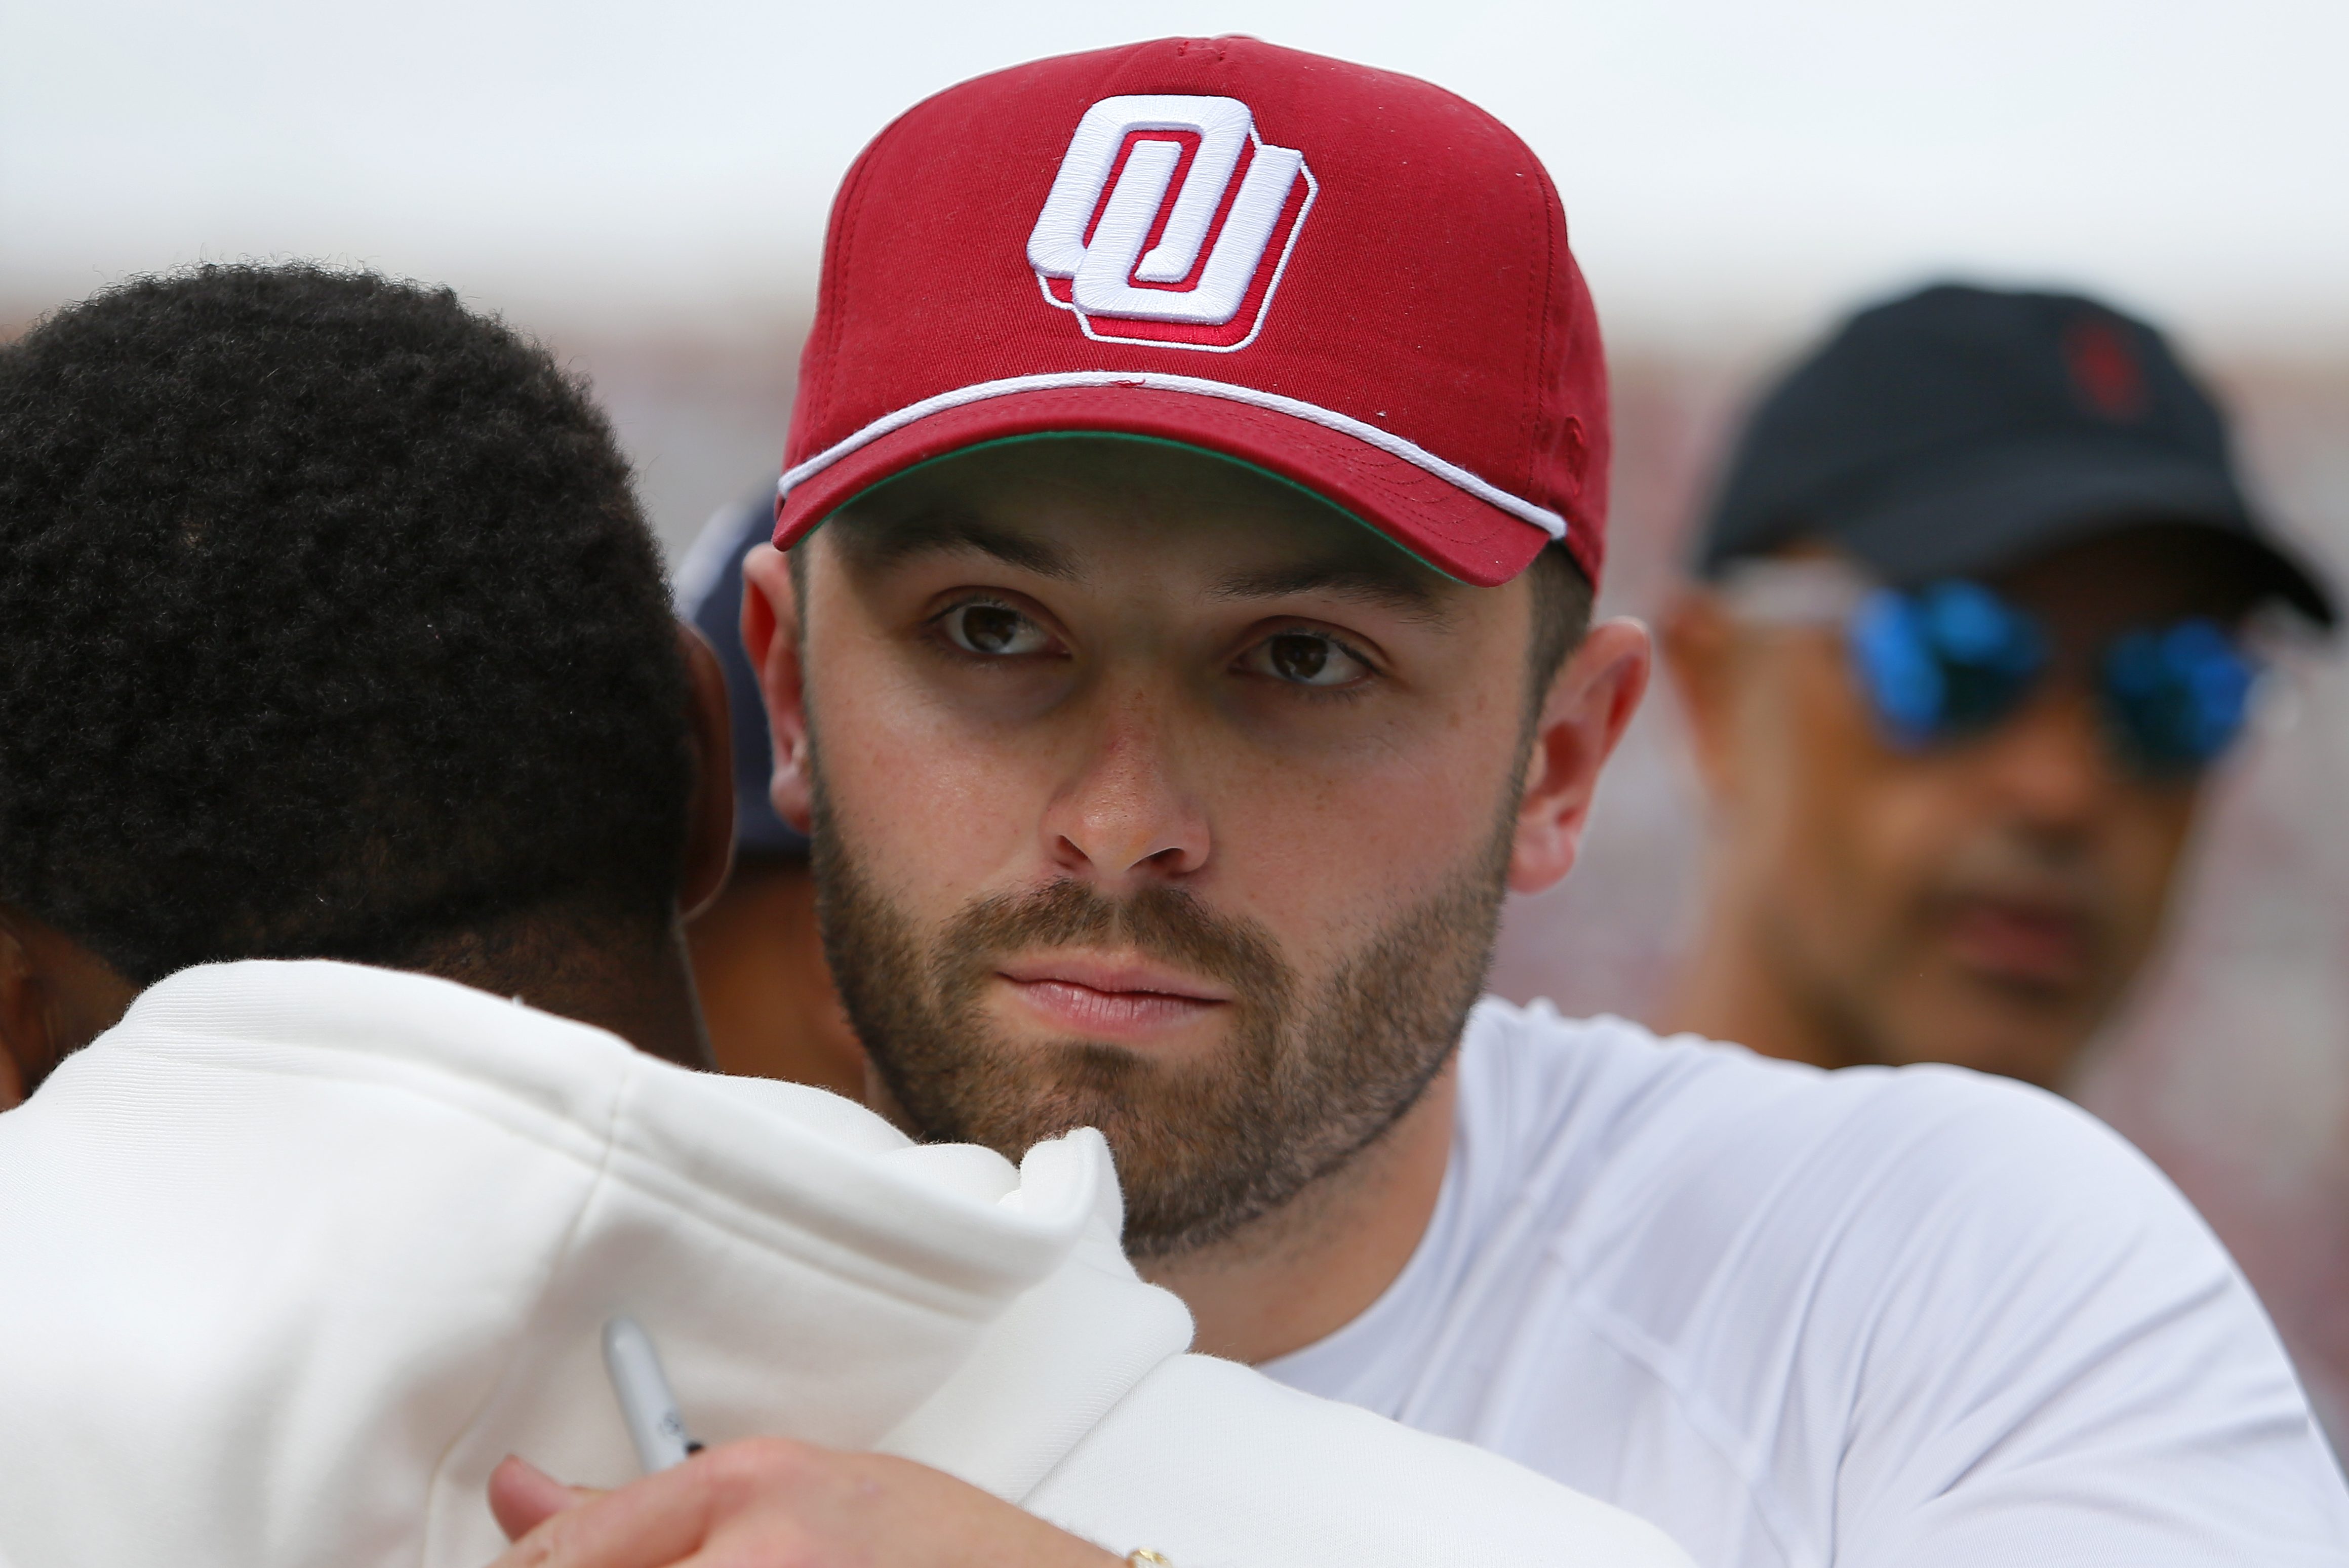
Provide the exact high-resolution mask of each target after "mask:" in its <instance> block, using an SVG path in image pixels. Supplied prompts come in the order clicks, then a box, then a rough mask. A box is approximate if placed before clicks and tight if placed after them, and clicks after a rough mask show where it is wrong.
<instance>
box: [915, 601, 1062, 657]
mask: <svg viewBox="0 0 2349 1568" xmlns="http://www.w3.org/2000/svg"><path fill="white" fill-rule="evenodd" d="M941 619H942V620H943V622H944V624H945V626H946V634H947V641H948V642H951V643H952V644H954V645H955V646H956V647H957V648H960V649H962V650H963V651H964V652H965V653H968V654H985V655H988V656H990V657H993V658H1007V657H1009V656H1011V655H1018V654H1038V653H1041V652H1043V651H1044V649H1045V648H1046V647H1048V646H1050V644H1051V638H1050V637H1049V636H1048V635H1046V634H1045V632H1044V628H1043V627H1041V626H1040V625H1038V624H1036V623H1035V622H1033V621H1031V620H1030V619H1029V618H1028V617H1027V616H1025V615H1023V614H1020V613H1019V611H1017V610H1014V609H1011V608H1009V607H1008V606H1006V605H1002V604H988V603H976V604H957V605H956V606H955V607H954V608H953V609H951V610H949V611H947V613H946V614H945V615H944V616H943V617H942V618H941Z"/></svg>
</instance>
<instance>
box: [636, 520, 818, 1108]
mask: <svg viewBox="0 0 2349 1568" xmlns="http://www.w3.org/2000/svg"><path fill="white" fill-rule="evenodd" d="M774 531H775V503H774V497H773V492H772V491H771V490H770V489H768V488H766V487H763V486H762V487H761V490H760V492H759V493H758V494H757V495H755V496H753V497H752V498H750V500H748V501H747V502H745V503H743V504H742V505H740V506H735V507H729V508H727V509H726V510H724V511H720V512H719V513H718V514H717V515H716V516H715V517H712V518H711V519H710V520H709V523H708V525H707V526H706V527H704V528H703V530H702V531H701V536H700V537H699V538H698V539H697V540H696V541H695V542H694V544H693V548H692V549H691V550H690V551H689V552H688V553H687V555H686V558H685V559H684V560H683V561H682V562H679V563H678V572H677V607H678V614H679V615H680V616H681V617H683V618H684V619H685V620H687V621H689V622H691V623H692V624H693V625H694V627H695V629H696V630H698V631H699V632H700V634H702V637H703V638H704V639H705V640H706V641H707V642H708V643H709V645H710V646H711V647H712V648H714V649H716V650H717V653H718V661H719V665H720V667H721V668H723V669H724V670H725V672H726V700H727V706H728V709H729V711H730V716H731V717H732V719H733V727H734V870H733V872H732V874H731V875H730V877H729V878H728V879H727V882H726V888H725V891H724V892H721V893H719V896H718V899H717V901H716V902H715V903H711V904H710V906H709V908H708V909H706V910H704V911H703V912H702V913H700V914H699V915H698V916H696V917H695V919H694V921H693V923H692V924H691V925H690V926H689V927H688V928H687V937H688V941H689V942H690V943H691V944H692V951H693V977H694V983H695V985H697V986H698V988H699V990H700V993H701V1007H702V1013H703V1016H705V1017H706V1018H707V1019H708V1021H709V1043H710V1047H711V1049H712V1050H713V1051H714V1052H715V1053H716V1055H717V1058H718V1065H719V1068H720V1069H721V1070H723V1071H726V1072H730V1073H747V1074H752V1075H755V1076H758V1077H761V1078H783V1079H787V1080H789V1081H791V1082H793V1083H810V1084H815V1085H817V1086H819V1087H820V1088H828V1089H832V1090H833V1091H834V1092H836V1093H839V1094H844V1095H846V1096H848V1097H849V1098H850V1099H863V1098H864V1048H863V1047H860V1046H859V1045H858V1044H857V1043H856V1035H855V1032H854V1030H852V1029H851V1028H850V1027H849V1026H848V1016H847V1015H846V1014H845V1013H843V1011H842V1010H841V1006H840V997H839V995H838V993H836V992H835V991H834V990H833V985H832V972H831V970H829V969H827V968H826V967H825V966H824V962H823V938H822V937H821V936H820V935H819V934H817V931H816V918H815V880H814V878H813V876H812V875H811V874H810V872H809V870H808V841H807V839H806V836H805V835H803V834H802V833H801V832H799V831H798V830H796V829H794V828H792V826H791V825H790V824H789V823H787V822H785V821H784V820H782V819H781V818H780V817H778V816H776V815H775V808H774V806H773V804H772V803H771V801H769V799H767V776H768V774H769V773H770V772H771V770H772V769H773V755H772V751H771V747H770V744H769V742H768V738H767V710H766V706H765V704H764V703H762V702H761V700H760V696H759V683H758V678H757V676H754V675H752V674H751V671H750V661H749V660H748V659H747V658H745V657H744V656H743V653H742V634H741V631H740V627H739V626H738V624H737V623H738V622H739V621H740V618H741V614H742V556H743V554H744V552H747V551H748V550H750V547H751V546H752V545H754V544H764V543H766V542H767V538H768V536H769V535H770V534H771V533H773V532H774Z"/></svg>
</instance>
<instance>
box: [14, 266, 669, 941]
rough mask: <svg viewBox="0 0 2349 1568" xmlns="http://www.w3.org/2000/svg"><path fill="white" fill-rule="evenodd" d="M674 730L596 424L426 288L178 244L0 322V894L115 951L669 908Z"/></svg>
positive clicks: (442, 937)
mask: <svg viewBox="0 0 2349 1568" xmlns="http://www.w3.org/2000/svg"><path fill="white" fill-rule="evenodd" d="M689 744H690V742H689V738H688V721H687V707H686V676H685V667H684V661H683V655H682V652H681V650H680V648H679V647H678V643H677V640H676V632H675V627H674V623H673V620H672V617H671V614H670V610H669V605H668V596H667V583H666V578H665V574H664V572H663V568H662V564H661V558H660V553H659V551H658V548H657V545H656V543H655V542H654V540H653V537H652V535H651V532H650V531H649V530H648V529H647V527H646V525H645V521H644V517H643V514H642V512H641V511H639V509H638V506H637V503H636V498H635V495H634V492H633V490H632V489H631V485H630V480H629V473H628V467H627V463H626V459H624V458H622V456H621V455H620V452H619V449H618V447H617V445H616V442H615V440H614V438H613V435H612V431H611V428H610V426H609V425H608V424H607V423H606V421H605V418H604V417H603V416H602V415H601V414H600V413H599V412H598V411H597V410H596V409H595V407H594V405H593V404H592V403H591V402H590V401H589V398H588V395H587V392H586V389H585V386H584V385H583V384H582V383H581V382H580V381H579V380H577V379H576V378H574V377H571V376H568V375H566V374H565V373H564V371H563V370H562V369H561V368H560V367H558V366H556V364H555V363H554V360H553V359H552V358H551V357H550V356H548V355H547V353H546V351H545V350H544V349H543V348H541V347H539V346H536V345H534V344H533V343H531V342H528V341H526V340H524V339H523V338H522V337H520V336H518V335H516V334H515V333H513V332H512V331H511V330H510V329H508V328H507V327H505V326H504V325H501V324H500V323H498V322H495V321H492V320H488V319H484V318H483V317H481V316H479V315H472V314H471V313H470V312H468V311H467V310H465V308H464V307H463V306H462V305H460V304H459V303H458V300H457V297H456V295H455V294H452V293H451V292H450V291H449V290H447V289H431V288H425V287H419V286H417V285H414V284H405V283H397V282H393V281H390V280H388V279H385V278H382V277H378V276H376V275H373V274H370V273H342V272H333V271H327V270H324V269H321V268H317V267H313V266H302V265H295V266H276V267H258V266H206V267H202V268H198V269H195V270H192V271H190V272H185V273H179V274H177V275H174V276H171V277H164V278H142V279H138V280H135V281H132V282H129V283H127V284H122V285H120V286H119V287H115V288H112V289H109V290H107V291H106V292H104V293H102V294H98V295H96V296H95V297H93V298H91V299H89V300H87V301H85V302H83V303H81V304H76V305H72V306H68V307H67V308H65V309H63V310H60V311H58V312H57V313H56V314H55V315H51V316H49V317H48V318H47V319H46V320H45V321H43V322H41V323H40V324H39V325H36V326H35V327H34V328H33V330H32V331H31V332H29V333H27V334H26V335H25V336H24V337H23V338H21V339H20V340H18V341H17V342H16V343H15V344H13V345H10V346H6V347H5V348H0V899H5V900H6V901H7V902H9V903H14V904H16V906H17V907H19V908H21V909H23V910H25V911H26V912H27V913H30V914H32V915H34V916H35V917H36V918H38V919H41V920H44V921H46V922H47V923H50V924H52V925H54V926H56V927H57V929H59V930H60V931H63V932H64V933H65V934H67V935H68V936H71V937H73V938H75V939H76V940H78V941H79V942H81V943H83V944H85V945H87V946H88V947H89V948H91V949H92V950H93V951H95V952H96V953H98V954H99V955H100V956H101V957H103V958H105V959H106V960H108V961H109V963H111V964H112V965H115V967H116V968H118V969H119V970H120V971H121V973H122V974H123V975H124V976H125V977H126V978H128V979H129V980H131V981H133V982H134V983H137V984H140V985H145V984H149V983H151V982H152V981H154V980H156V979H157V978H159V977H160V976H161V975H166V974H168V973H170V972H171V971H172V970H174V969H177V968H180V967H181V966H183V965H190V964H196V963H203V962H209V961H216V960H224V959H234V958H247V957H282V958H295V957H325V958H342V959H348V960H352V961H355V962H361V963H374V964H385V965H396V966H415V965H413V963H412V961H411V960H412V955H413V954H418V953H419V952H425V951H429V950H431V949H432V948H433V947H434V945H435V944H438V943H442V942H447V941H450V940H462V939H463V938H465V937H466V936H467V935H468V934H470V933H473V932H476V931H479V930H481V929H483V928H485V927H488V926H499V925H501V923H506V924H511V923H512V921H513V920H514V919H516V918H517V917H520V918H524V919H535V918H538V917H540V916H542V915H547V916H553V917H556V918H560V919H563V920H565V921H574V920H582V921H592V922H595V923H600V924H605V925H608V924H610V923H615V922H617V923H622V924H624V925H625V926H626V928H627V929H630V930H635V929H639V928H640V927H641V926H643V925H644V924H645V923H650V922H666V921H667V919H668V918H670V914H671V911H672V909H673V905H674V901H675V898H676V891H677V884H678V877H679V875H680V872H681V866H682V861H683V856H684V845H685V837H686V811H687V799H688V794H689V792H690V790H691V788H692V766H693V764H692V760H691V755H690V751H689Z"/></svg>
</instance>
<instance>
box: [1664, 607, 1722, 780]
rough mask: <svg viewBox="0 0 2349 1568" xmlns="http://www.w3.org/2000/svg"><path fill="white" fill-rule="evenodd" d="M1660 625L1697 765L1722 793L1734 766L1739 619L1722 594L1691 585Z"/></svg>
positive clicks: (1669, 666) (1665, 654)
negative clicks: (1733, 717)
mask: <svg viewBox="0 0 2349 1568" xmlns="http://www.w3.org/2000/svg"><path fill="white" fill-rule="evenodd" d="M1657 630H1658V632H1659V634H1660V635H1659V639H1658V640H1659V641H1660V642H1661V645H1662V648H1663V655H1664V668H1665V670H1666V671H1667V672H1668V673H1669V674H1670V675H1671V680H1672V690H1673V692H1674V694H1675V695H1676V696H1679V698H1680V699H1681V711H1682V714H1684V715H1685V716H1686V717H1687V719H1688V727H1689V745H1690V748H1691V749H1692V751H1693V752H1694V753H1695V755H1696V766H1697V771H1698V773H1699V774H1701V775H1702V777H1703V779H1704V783H1705V789H1706V790H1707V791H1708V792H1709V793H1710V794H1712V795H1713V798H1714V799H1720V798H1721V796H1722V795H1723V792H1724V791H1725V790H1726V789H1727V787H1728V784H1729V781H1730V775H1731V773H1732V771H1733V769H1734V767H1735V760H1734V758H1733V755H1732V753H1733V744H1732V736H1733V732H1734V726H1733V724H1732V722H1731V710H1732V709H1733V707H1734V706H1735V692H1734V690H1733V687H1734V686H1735V666H1736V664H1737V646H1736V645H1737V642H1738V634H1737V626H1736V624H1735V623H1734V622H1733V620H1732V619H1731V618H1730V615H1729V613H1728V611H1727V610H1726V609H1725V608H1723V604H1722V603H1721V599H1720V596H1719V595H1717V594H1715V593H1710V592H1708V591H1706V590H1705V589H1702V588H1691V589H1687V590H1684V591H1683V592H1682V593H1681V594H1680V595H1679V597H1677V598H1675V599H1674V600H1673V601H1672V603H1671V606H1670V607H1669V608H1668V609H1666V610H1665V612H1664V614H1663V619H1662V620H1661V622H1660V623H1659V624H1658V628H1657Z"/></svg>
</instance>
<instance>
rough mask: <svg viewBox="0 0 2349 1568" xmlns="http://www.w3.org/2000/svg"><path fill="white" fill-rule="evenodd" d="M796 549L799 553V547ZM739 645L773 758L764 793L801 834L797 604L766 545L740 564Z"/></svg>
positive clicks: (806, 820)
mask: <svg viewBox="0 0 2349 1568" xmlns="http://www.w3.org/2000/svg"><path fill="white" fill-rule="evenodd" d="M801 548H802V549H805V548H806V546H804V545H802V547H801ZM742 646H743V648H744V650H745V651H746V652H748V653H749V654H750V667H751V668H752V669H754V670H756V671H757V672H758V673H759V695H760V696H761V698H762V699H763V700H764V701H765V703H766V705H767V734H768V736H769V737H770V738H771V741H772V743H773V746H774V753H775V760H774V773H773V775H772V776H771V782H770V783H769V785H768V789H767V793H768V797H769V799H771V800H772V801H773V802H774V807H775V815H776V816H778V817H781V819H782V820H784V821H786V822H788V823H790V824H791V825H792V827H794V828H796V829H798V830H800V831H801V832H802V833H804V832H806V831H807V830H809V828H810V826H811V825H812V823H813V821H814V819H815V791H814V786H813V782H812V779H810V777H809V774H808V724H807V693H806V689H805V686H804V685H803V683H804V681H805V679H806V674H807V672H806V671H805V670H804V669H803V668H802V665H801V664H800V602H799V593H798V592H797V590H796V589H795V588H794V587H793V586H792V569H791V563H790V562H787V561H785V560H784V559H783V552H781V551H780V550H777V549H776V548H775V547H774V546H773V545H771V544H761V545H760V546H758V547H757V548H756V549H754V550H752V551H751V552H750V554H749V555H747V556H745V557H743V560H742Z"/></svg>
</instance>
